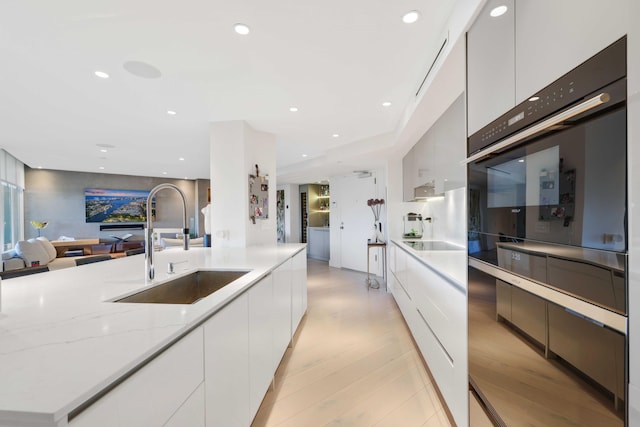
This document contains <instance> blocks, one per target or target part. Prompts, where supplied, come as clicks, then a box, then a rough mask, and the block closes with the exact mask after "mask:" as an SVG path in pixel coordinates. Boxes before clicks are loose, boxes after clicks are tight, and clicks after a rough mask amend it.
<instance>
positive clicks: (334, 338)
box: [252, 260, 452, 427]
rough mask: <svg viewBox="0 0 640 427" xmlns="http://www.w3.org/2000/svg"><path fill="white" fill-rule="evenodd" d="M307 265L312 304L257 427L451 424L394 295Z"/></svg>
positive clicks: (352, 276) (356, 277)
mask: <svg viewBox="0 0 640 427" xmlns="http://www.w3.org/2000/svg"><path fill="white" fill-rule="evenodd" d="M365 276H366V275H365V274H364V273H359V272H354V271H350V270H341V269H335V268H330V267H329V266H328V265H327V263H324V262H319V261H313V260H309V262H308V294H309V298H308V309H307V314H306V316H305V318H304V319H303V321H302V324H301V326H300V328H299V330H298V334H297V336H296V339H295V345H294V346H293V348H290V349H288V350H287V352H286V354H285V356H284V358H283V361H282V363H281V364H280V367H279V369H278V371H277V372H276V377H275V387H274V388H273V389H271V390H269V392H268V393H267V395H266V396H265V399H264V401H263V402H262V406H261V407H260V410H259V411H258V414H257V415H256V417H255V419H254V421H253V424H252V426H253V427H261V426H270V427H271V426H282V427H285V426H286V427H289V426H291V427H293V426H295V427H299V426H305V427H307V426H356V427H358V426H402V427H409V426H422V427H444V426H451V425H452V424H451V422H450V420H449V417H448V416H447V412H446V411H445V409H444V408H443V405H442V403H441V401H440V399H439V397H438V394H437V392H436V391H435V388H434V385H433V384H432V379H431V377H430V375H429V373H428V371H427V369H426V368H425V365H424V363H423V361H422V359H421V358H420V356H419V354H418V350H417V349H416V346H415V344H414V342H413V340H412V338H411V334H410V332H409V330H408V329H407V327H406V324H405V323H404V320H403V318H402V314H401V313H400V310H399V309H398V307H397V305H396V304H395V301H394V300H393V296H392V295H391V294H387V293H386V292H385V291H384V286H382V289H368V288H367V286H366V285H365V284H364V279H365Z"/></svg>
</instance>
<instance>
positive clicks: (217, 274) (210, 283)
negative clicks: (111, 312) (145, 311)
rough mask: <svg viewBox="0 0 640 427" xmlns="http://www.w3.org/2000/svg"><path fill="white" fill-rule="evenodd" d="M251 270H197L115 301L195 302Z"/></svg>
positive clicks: (153, 302) (152, 302)
mask: <svg viewBox="0 0 640 427" xmlns="http://www.w3.org/2000/svg"><path fill="white" fill-rule="evenodd" d="M248 272H249V271H246V270H242V271H236V270H215V271H196V272H195V273H191V274H188V275H186V276H182V277H178V278H175V279H173V280H170V281H168V282H165V283H162V284H160V285H157V286H154V287H152V288H149V289H145V290H144V291H140V292H138V293H135V294H133V295H129V296H127V297H124V298H120V299H118V300H115V301H114V302H132V303H150V304H193V303H195V302H196V301H199V300H201V299H202V298H204V297H206V296H207V295H211V294H212V293H214V292H215V291H217V290H220V289H222V288H223V287H225V286H226V285H228V284H229V283H231V282H233V281H234V280H236V279H238V278H240V277H242V276H244V275H245V274H247V273H248Z"/></svg>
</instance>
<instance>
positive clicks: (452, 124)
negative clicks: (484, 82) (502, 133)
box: [430, 93, 467, 193]
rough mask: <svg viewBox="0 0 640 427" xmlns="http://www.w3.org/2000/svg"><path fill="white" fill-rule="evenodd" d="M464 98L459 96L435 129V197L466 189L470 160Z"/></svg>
mask: <svg viewBox="0 0 640 427" xmlns="http://www.w3.org/2000/svg"><path fill="white" fill-rule="evenodd" d="M464 98H465V96H464V93H462V94H461V95H460V96H458V98H456V100H455V101H454V102H453V103H452V104H451V105H450V106H449V108H447V110H446V111H445V112H444V113H443V114H442V116H440V118H439V119H438V120H437V121H436V123H435V124H434V125H433V127H432V129H433V130H434V135H433V139H434V148H433V153H432V156H431V157H432V162H433V163H434V165H433V170H434V176H435V182H436V193H442V192H443V191H449V190H453V189H455V188H461V187H464V186H465V185H466V170H465V166H464V163H463V161H464V159H465V158H466V157H467V156H466V146H467V144H466V142H467V139H466V135H465V101H464ZM430 132H431V131H430ZM433 159H435V160H433Z"/></svg>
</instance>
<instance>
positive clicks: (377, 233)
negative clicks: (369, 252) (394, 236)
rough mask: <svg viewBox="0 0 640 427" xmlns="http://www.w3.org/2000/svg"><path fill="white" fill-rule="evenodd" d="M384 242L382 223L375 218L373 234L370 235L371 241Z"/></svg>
mask: <svg viewBox="0 0 640 427" xmlns="http://www.w3.org/2000/svg"><path fill="white" fill-rule="evenodd" d="M382 242H384V236H383V235H382V223H381V222H380V221H378V220H376V221H375V222H374V223H373V236H371V243H382Z"/></svg>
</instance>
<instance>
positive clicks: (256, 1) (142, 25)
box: [0, 0, 456, 183]
mask: <svg viewBox="0 0 640 427" xmlns="http://www.w3.org/2000/svg"><path fill="white" fill-rule="evenodd" d="M455 1H456V0H400V1H389V0H373V1H371V0H348V1H344V0H323V1H313V2H312V1H300V0H271V1H264V0H244V1H231V0H228V1H223V0H182V1H179V2H174V1H166V0H110V1H102V2H98V1H87V0H57V1H51V0H40V1H36V0H19V1H17V0H16V1H11V0H0V100H1V102H0V148H4V149H5V150H7V151H8V152H10V153H11V154H13V155H14V156H16V157H17V158H18V159H20V160H22V161H23V162H25V163H26V164H27V165H28V166H30V167H43V168H49V169H61V170H75V171H85V172H103V173H114V174H129V175H144V176H167V177H173V178H184V177H188V178H190V179H193V178H208V177H209V156H208V144H209V139H208V126H209V123H211V122H217V121H227V120H245V121H247V122H248V123H249V124H250V125H251V126H252V127H253V128H255V129H256V130H259V131H263V132H270V133H273V134H274V135H275V137H276V141H277V162H278V177H279V178H278V181H279V182H298V183H304V182H312V181H316V180H318V179H323V178H328V177H329V176H331V175H333V174H338V173H343V172H346V171H351V170H355V169H366V168H371V167H375V166H377V165H376V160H375V159H380V158H381V156H380V154H379V153H380V150H384V149H385V147H387V149H388V147H389V146H390V145H391V144H393V142H394V141H393V135H395V134H396V133H397V130H398V126H399V123H400V122H401V120H402V117H403V114H404V112H405V108H406V107H407V106H408V105H410V103H411V102H412V101H413V99H414V96H415V93H416V90H417V88H418V86H419V84H420V82H421V81H422V78H423V77H424V76H425V74H426V72H427V70H428V68H429V65H430V64H431V62H432V61H433V59H434V57H435V54H436V53H437V51H438V48H439V47H440V44H441V43H442V37H443V31H444V28H445V22H446V20H447V19H448V18H449V15H450V14H451V12H452V10H453V7H454V4H455ZM410 10H418V11H420V13H421V17H420V19H419V20H418V21H417V22H416V23H414V24H405V23H403V22H402V19H401V18H402V16H403V15H404V13H406V12H408V11H410ZM238 22H242V23H245V24H247V25H248V26H249V27H250V28H251V33H250V34H249V35H247V36H240V35H238V34H236V33H235V32H234V30H233V25H234V24H235V23H238ZM127 61H141V62H144V63H147V64H150V65H152V66H154V67H156V68H157V69H158V70H159V71H160V72H161V77H159V78H154V79H149V78H141V77H138V76H135V75H133V74H131V73H130V72H128V71H126V70H125V69H124V68H123V64H124V63H125V62H127ZM96 70H101V71H104V72H107V73H109V75H110V78H109V79H100V78H98V77H96V76H95V75H94V71H96ZM383 101H391V102H392V103H393V104H392V105H391V106H390V107H383V106H382V102H383ZM292 106H296V107H298V108H299V111H298V112H296V113H292V112H290V111H289V108H290V107H292ZM167 110H175V111H176V112H177V114H176V115H174V116H171V115H168V114H167V113H166V112H167ZM334 133H337V134H339V135H340V137H339V138H334V137H332V134H334ZM99 144H106V145H109V146H113V148H109V151H108V152H107V153H101V152H100V151H99V150H100V147H99V146H98V145H99ZM354 147H357V149H354ZM349 153H352V155H350V154H349ZM356 153H357V154H356ZM303 154H306V155H307V157H306V158H303V157H302V155H303ZM180 157H183V158H184V160H183V161H181V160H179V158H180ZM101 166H102V167H104V169H100V167H101ZM163 172H166V175H163Z"/></svg>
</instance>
